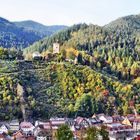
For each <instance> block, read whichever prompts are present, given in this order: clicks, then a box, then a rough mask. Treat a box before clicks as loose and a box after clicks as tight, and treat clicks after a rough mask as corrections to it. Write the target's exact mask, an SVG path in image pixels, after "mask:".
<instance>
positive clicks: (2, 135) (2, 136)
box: [0, 133, 11, 140]
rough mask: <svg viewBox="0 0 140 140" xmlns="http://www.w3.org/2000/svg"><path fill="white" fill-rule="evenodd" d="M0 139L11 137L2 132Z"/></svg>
mask: <svg viewBox="0 0 140 140" xmlns="http://www.w3.org/2000/svg"><path fill="white" fill-rule="evenodd" d="M0 140H11V137H10V136H9V135H7V134H5V133H3V134H0Z"/></svg>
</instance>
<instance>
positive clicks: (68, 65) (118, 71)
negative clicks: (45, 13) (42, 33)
mask: <svg viewBox="0 0 140 140" xmlns="http://www.w3.org/2000/svg"><path fill="white" fill-rule="evenodd" d="M139 29H140V16H139V15H136V16H127V17H123V18H119V19H117V20H116V21H113V22H112V23H110V24H108V25H106V26H104V27H100V26H97V25H96V26H95V25H92V24H91V25H87V24H78V25H74V26H72V27H70V28H67V29H65V30H63V31H60V32H58V33H56V34H54V35H52V36H51V37H46V38H44V39H43V40H40V41H38V42H36V43H34V44H33V45H31V46H30V47H28V48H26V49H24V57H25V58H26V59H27V60H26V61H17V60H15V61H9V58H7V59H6V61H5V60H4V59H5V57H2V58H1V59H3V60H2V61H1V63H0V72H1V73H0V74H1V78H4V79H5V80H1V81H0V86H1V88H0V89H1V91H0V93H1V101H2V102H1V109H2V110H3V114H4V113H6V112H5V110H4V108H5V107H6V108H7V110H8V111H9V112H10V113H9V114H6V118H5V117H4V115H3V114H0V116H1V118H3V119H11V118H13V117H14V116H16V117H19V118H21V116H22V114H21V110H22V107H21V102H20V98H18V95H19V94H21V93H22V95H23V97H24V100H25V102H24V103H22V104H23V105H24V108H25V110H26V111H25V114H26V116H27V117H29V116H30V117H32V118H33V117H36V118H45V119H47V118H50V117H52V116H68V117H76V116H83V117H90V116H92V115H93V114H97V113H105V114H109V115H116V114H123V115H127V114H130V113H133V112H134V109H136V111H137V112H138V113H140V99H139V96H140V35H139ZM54 42H59V44H60V53H59V54H53V51H52V50H53V49H52V45H53V43H54ZM0 50H1V53H4V52H5V53H4V55H3V56H5V55H6V54H7V53H12V52H13V50H8V51H7V50H6V49H4V50H2V48H1V49H0ZM35 51H38V52H40V53H41V55H42V56H43V58H44V59H42V60H40V61H39V60H33V61H30V60H32V53H33V52H35ZM15 54H17V55H20V56H21V52H20V51H19V50H17V51H16V53H15ZM8 56H9V55H8ZM28 59H29V60H28ZM67 60H69V62H68V61H67ZM75 60H76V61H75ZM11 85H12V86H11ZM18 85H20V86H18ZM11 87H12V88H11ZM19 87H20V88H21V89H20V90H19V89H18V88H19ZM20 91H21V93H18V92H20ZM14 97H15V98H14ZM15 99H16V101H15ZM7 103H8V104H7ZM10 103H11V104H13V106H12V107H11V106H9V104H10ZM10 108H12V109H13V108H14V109H15V112H12V111H10ZM12 109H11V110H12Z"/></svg>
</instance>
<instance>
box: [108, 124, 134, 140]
mask: <svg viewBox="0 0 140 140" xmlns="http://www.w3.org/2000/svg"><path fill="white" fill-rule="evenodd" d="M107 130H108V131H109V138H110V140H117V139H119V140H121V139H122V140H123V139H126V138H128V139H133V138H135V131H134V130H133V128H132V126H129V125H123V124H121V123H111V124H107Z"/></svg>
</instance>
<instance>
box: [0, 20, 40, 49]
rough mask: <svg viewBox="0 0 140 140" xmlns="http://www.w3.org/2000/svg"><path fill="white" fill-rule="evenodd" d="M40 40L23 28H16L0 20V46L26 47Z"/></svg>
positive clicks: (37, 36)
mask: <svg viewBox="0 0 140 140" xmlns="http://www.w3.org/2000/svg"><path fill="white" fill-rule="evenodd" d="M39 39H41V37H40V36H39V35H37V34H36V33H34V32H32V31H26V30H25V29H24V28H19V27H17V26H16V25H15V24H14V23H12V22H10V21H8V20H6V19H3V18H0V46H3V47H6V48H10V47H21V46H22V47H27V46H28V45H30V44H32V43H34V42H35V41H37V40H39Z"/></svg>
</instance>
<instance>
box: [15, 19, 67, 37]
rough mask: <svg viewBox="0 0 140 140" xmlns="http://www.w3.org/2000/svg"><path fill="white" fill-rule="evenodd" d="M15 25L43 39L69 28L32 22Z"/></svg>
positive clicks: (21, 22)
mask: <svg viewBox="0 0 140 140" xmlns="http://www.w3.org/2000/svg"><path fill="white" fill-rule="evenodd" d="M14 24H16V26H18V27H21V28H25V29H26V30H27V31H33V32H36V33H37V34H38V35H39V36H40V37H42V38H43V37H46V36H50V35H52V34H54V33H56V32H58V31H60V30H63V29H65V28H67V26H64V25H52V26H46V25H43V24H40V23H38V22H35V21H32V20H27V21H20V22H14Z"/></svg>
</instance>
